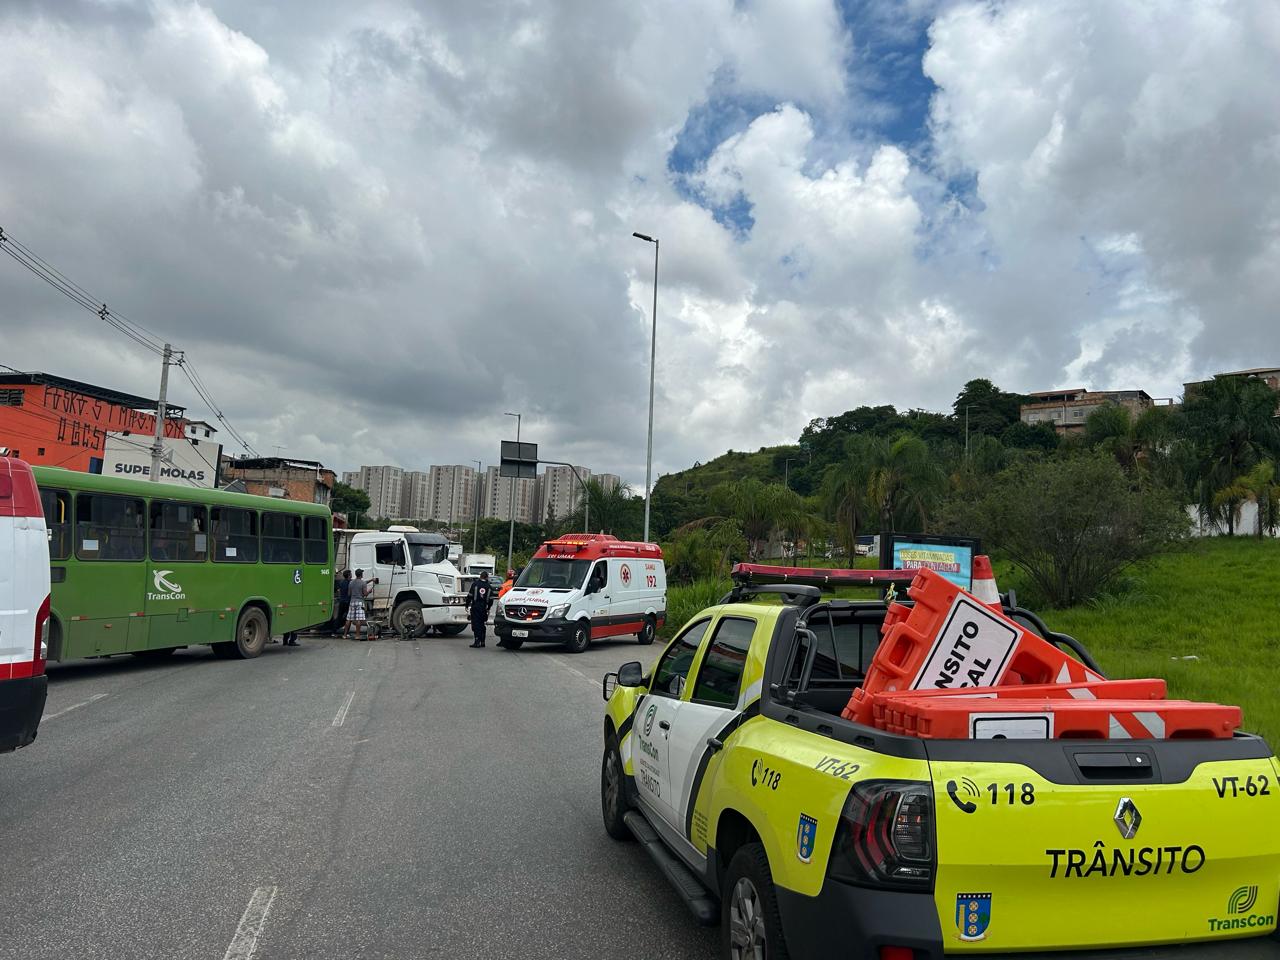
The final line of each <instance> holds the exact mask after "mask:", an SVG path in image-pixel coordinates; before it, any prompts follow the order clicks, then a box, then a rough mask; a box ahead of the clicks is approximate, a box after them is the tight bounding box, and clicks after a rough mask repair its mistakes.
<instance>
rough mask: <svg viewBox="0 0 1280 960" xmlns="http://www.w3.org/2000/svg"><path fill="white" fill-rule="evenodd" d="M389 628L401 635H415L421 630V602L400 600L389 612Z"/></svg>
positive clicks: (408, 636) (409, 636)
mask: <svg viewBox="0 0 1280 960" xmlns="http://www.w3.org/2000/svg"><path fill="white" fill-rule="evenodd" d="M391 628H392V629H393V630H395V632H396V633H398V634H400V636H402V637H406V638H412V637H416V636H417V635H418V634H419V633H421V632H422V602H421V601H419V600H402V601H400V602H399V603H397V604H396V608H395V610H393V611H392V612H391Z"/></svg>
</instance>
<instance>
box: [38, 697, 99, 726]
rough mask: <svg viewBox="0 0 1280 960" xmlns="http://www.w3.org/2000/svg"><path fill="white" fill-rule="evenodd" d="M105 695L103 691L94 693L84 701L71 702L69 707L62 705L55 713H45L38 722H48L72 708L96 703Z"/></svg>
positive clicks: (76, 708) (75, 708)
mask: <svg viewBox="0 0 1280 960" xmlns="http://www.w3.org/2000/svg"><path fill="white" fill-rule="evenodd" d="M105 697H106V694H105V693H95V694H94V695H93V696H92V697H90V698H89V699H88V700H86V701H84V703H73V704H72V705H71V706H69V707H63V708H62V709H61V710H59V711H58V712H57V713H46V714H45V715H44V717H43V718H42V719H41V720H40V722H41V723H48V722H49V721H50V720H57V719H58V718H59V717H61V716H62V715H63V714H67V713H70V712H71V711H72V710H79V709H80V708H81V707H87V706H88V705H89V704H91V703H97V702H98V701H99V700H102V699H103V698H105Z"/></svg>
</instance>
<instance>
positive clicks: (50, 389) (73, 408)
mask: <svg viewBox="0 0 1280 960" xmlns="http://www.w3.org/2000/svg"><path fill="white" fill-rule="evenodd" d="M157 406H158V404H157V402H156V401H155V400H149V399H147V398H146V397H137V396H134V395H133V394H129V393H121V392H120V391H118V390H111V389H108V388H106V387H97V386H94V385H93V384H90V383H81V382H80V381H78V380H67V379H65V378H63V377H55V376H52V375H50V374H47V373H10V374H0V447H4V448H7V449H8V452H9V453H10V454H12V455H13V456H17V457H21V458H22V459H23V460H26V461H27V462H28V463H33V464H38V465H43V466H51V467H67V468H68V469H71V470H82V471H85V472H97V470H99V469H100V465H101V460H102V453H103V444H104V443H105V441H106V438H107V434H108V433H122V434H126V435H130V436H132V435H136V436H137V438H138V443H140V444H143V445H148V444H150V443H152V442H153V440H154V438H155V429H156V407H157ZM185 413H186V410H185V409H184V408H182V407H181V406H175V405H174V404H167V405H166V416H165V425H164V434H165V436H166V437H171V438H172V439H174V440H181V439H183V438H184V437H185V436H186V431H187V421H186V419H185V416H184V415H185ZM95 461H96V463H95Z"/></svg>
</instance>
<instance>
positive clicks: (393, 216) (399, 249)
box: [0, 0, 1280, 487]
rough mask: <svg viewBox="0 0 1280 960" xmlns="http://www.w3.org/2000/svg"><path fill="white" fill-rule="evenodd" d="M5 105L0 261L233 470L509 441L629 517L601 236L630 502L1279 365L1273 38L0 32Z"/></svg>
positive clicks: (610, 9) (1274, 21)
mask: <svg viewBox="0 0 1280 960" xmlns="http://www.w3.org/2000/svg"><path fill="white" fill-rule="evenodd" d="M0 90H3V91H4V92H3V94H2V95H0V131H2V133H0V227H3V228H4V230H5V231H6V233H8V234H11V235H13V236H14V237H16V238H18V239H19V240H21V241H22V242H24V243H25V244H27V245H28V246H29V247H31V248H32V249H34V250H35V251H36V252H37V253H39V254H41V255H42V256H44V257H45V258H47V259H48V260H50V261H52V262H53V263H54V264H56V265H57V266H58V267H59V268H61V269H62V270H63V271H64V272H65V273H67V274H68V275H69V276H70V277H72V278H73V279H74V280H76V281H77V282H78V283H79V284H80V285H82V286H83V287H85V288H86V289H87V290H88V291H90V292H91V293H92V294H93V296H95V297H97V298H100V299H102V300H105V301H106V302H107V303H108V304H109V305H110V306H111V307H112V308H114V309H116V310H119V311H120V312H122V313H124V314H126V315H127V316H129V317H130V318H132V319H133V320H135V321H137V322H138V323H140V324H142V325H143V326H145V327H147V328H148V329H150V330H153V331H156V332H157V333H158V334H161V335H163V336H165V337H167V338H169V339H170V340H172V342H173V343H174V344H175V345H176V346H178V347H179V348H181V349H183V350H185V351H186V352H187V354H188V356H190V357H191V358H192V359H193V360H195V361H196V363H197V364H198V368H199V370H200V372H201V373H202V374H203V377H204V379H205V381H206V382H207V383H208V385H209V387H210V388H211V390H212V392H213V394H214V397H215V398H216V400H217V401H218V403H219V404H220V405H221V406H222V407H223V409H224V412H225V414H226V415H227V417H228V419H229V420H230V421H231V422H232V423H233V424H234V425H235V426H236V427H237V428H238V429H239V430H240V431H241V432H242V433H244V434H245V435H246V436H247V437H248V438H249V440H250V442H251V443H252V444H253V445H255V446H256V447H257V449H258V450H259V451H260V452H262V453H266V454H270V453H271V452H272V451H273V449H274V445H276V444H279V445H282V446H283V448H284V451H285V452H286V453H287V454H288V455H292V456H296V457H304V458H308V459H319V460H323V461H324V462H325V463H326V464H328V465H330V466H333V467H335V468H337V469H347V468H352V467H355V466H357V465H358V464H360V463H383V462H390V463H397V464H401V465H403V466H405V467H410V468H422V467H425V466H426V465H428V464H430V463H444V462H464V463H465V462H467V461H468V460H470V459H477V458H478V459H481V460H483V461H485V462H486V463H489V462H492V461H493V460H495V459H496V453H497V444H498V440H499V439H501V438H503V437H505V436H508V435H510V433H511V430H510V426H509V425H510V423H511V421H509V420H508V419H507V418H504V417H503V415H502V414H503V411H508V410H510V411H522V412H523V413H524V414H525V420H524V435H525V439H531V440H535V441H538V442H540V443H541V444H542V450H543V452H544V456H548V457H552V458H554V459H571V460H574V461H575V462H578V463H585V464H587V465H589V466H591V467H592V468H594V469H596V470H602V471H611V472H617V473H621V474H622V475H623V476H624V477H625V478H627V479H628V480H630V481H632V482H633V483H634V484H635V485H636V486H637V487H640V486H642V484H643V478H644V449H645V418H646V409H647V399H648V345H649V344H648V338H649V323H650V313H649V310H650V303H651V301H650V298H651V296H652V280H653V275H652V270H653V248H652V246H650V245H648V244H645V243H642V242H641V241H639V240H636V239H633V238H632V236H631V233H632V231H633V230H638V231H640V232H643V233H650V234H653V235H656V236H658V237H659V238H660V239H661V241H662V247H661V265H660V269H661V274H660V280H661V283H660V290H659V300H658V348H657V349H658V363H657V406H656V431H655V437H656V439H655V444H654V448H655V449H654V460H655V472H658V473H660V472H665V471H669V470H674V469H680V468H682V467H685V466H688V465H689V464H690V463H692V462H693V461H694V460H697V459H704V460H705V459H707V458H709V457H712V456H715V455H716V454H718V453H721V452H723V451H724V450H725V449H728V448H735V449H753V448H755V447H757V446H759V445H761V444H766V443H777V442H786V441H792V440H794V439H795V437H796V436H797V435H798V433H799V431H800V429H801V428H802V427H803V426H804V424H805V423H806V422H807V421H808V420H809V419H810V418H812V417H815V416H823V415H828V414H835V413H839V412H841V411H843V410H846V409H849V408H851V407H853V406H857V405H859V404H863V403H869V404H876V403H893V404H895V405H897V406H899V407H903V408H906V407H924V408H929V409H946V408H948V407H949V405H950V402H951V400H952V399H953V398H954V396H955V394H956V392H957V390H958V389H959V387H960V385H961V384H962V383H963V382H964V381H965V380H967V379H970V378H972V377H974V376H988V377H990V378H992V379H993V380H995V381H996V382H997V383H999V384H1000V385H1001V386H1003V387H1005V388H1007V389H1017V390H1036V389H1047V388H1052V387H1057V386H1089V387H1094V388H1099V389H1107V388H1133V387H1141V388H1145V389H1146V390H1147V391H1148V392H1150V393H1151V394H1153V395H1156V396H1177V395H1178V394H1179V393H1180V392H1181V386H1180V385H1181V383H1182V382H1183V381H1184V380H1187V379H1191V378H1195V377H1202V376H1205V375H1208V374H1211V373H1213V372H1215V371H1218V370H1223V369H1232V368H1237V367H1245V366H1257V365H1260V364H1276V363H1280V343H1278V342H1277V336H1276V331H1277V323H1276V305H1277V304H1278V303H1280V194H1278V193H1277V185H1280V6H1277V5H1276V4H1275V3H1273V2H1256V3H1252V2H1247V0H1219V2H1214V0H1198V2H1196V3H1186V2H1184V0H1169V2H1155V0H1152V2H1132V3H1123V4H1120V3H1115V2H1114V0H1096V2H1072V0H1045V2H1035V0H1028V2H1011V3H998V2H983V3H972V2H936V0H897V2H873V0H864V2H856V0H840V2H833V0H736V2H735V0H648V2H645V3H636V2H634V0H559V2H554V0H536V2H535V0H505V2H504V0H438V2H426V0H418V2H409V0H363V2H359V3H351V2H341V3H339V2H330V0H272V2H269V3H268V2H263V0H204V2H200V3H193V2H188V0H43V2H41V0H2V2H0ZM0 304H2V306H0V362H3V363H7V364H10V365H12V366H16V367H19V368H22V369H33V370H46V371H49V372H51V373H58V374H62V375H65V376H71V377H76V378H81V379H85V380H89V381H92V382H95V383H100V384H103V385H107V386H111V387H115V388H117V389H125V390H133V391H137V392H141V393H144V394H147V393H149V394H152V395H154V392H155V389H156V383H157V379H158V363H157V362H155V361H154V358H153V357H151V356H150V355H149V354H146V353H144V352H142V351H140V350H138V349H137V348H136V347H135V346H134V345H133V344H132V343H130V342H129V341H127V340H125V339H124V338H122V337H121V336H119V335H118V334H116V333H115V332H114V331H112V330H111V329H109V328H107V327H106V326H105V325H104V324H101V323H100V322H99V321H98V320H97V319H96V318H95V317H93V316H92V315H91V314H88V313H86V312H84V311H82V310H80V309H79V308H77V307H76V306H75V305H74V304H72V303H71V302H70V301H68V300H66V299H63V298H62V297H60V296H59V295H58V294H56V293H55V292H54V291H52V290H51V289H50V288H48V287H47V286H45V285H43V284H42V283H40V282H39V281H38V280H36V279H35V278H34V277H32V276H31V275H30V274H27V273H25V272H24V271H22V270H21V269H20V268H18V267H17V266H16V265H15V264H13V263H12V262H11V261H9V260H8V259H0ZM174 384H175V394H176V399H177V400H178V401H179V402H184V403H187V404H188V405H189V406H190V409H191V412H192V414H193V415H203V414H205V413H207V411H206V410H205V409H204V407H203V405H202V404H201V403H200V401H199V400H198V399H197V398H196V397H195V396H194V393H193V391H192V390H191V389H190V387H189V386H188V385H187V384H186V383H185V381H184V380H182V379H181V378H178V379H177V380H176V381H175V382H174ZM228 449H230V450H232V451H233V452H234V450H235V447H234V444H229V447H228Z"/></svg>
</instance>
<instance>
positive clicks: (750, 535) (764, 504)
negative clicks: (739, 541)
mask: <svg viewBox="0 0 1280 960" xmlns="http://www.w3.org/2000/svg"><path fill="white" fill-rule="evenodd" d="M712 499H713V502H715V503H717V504H718V505H719V507H720V509H721V511H722V512H723V513H724V514H726V515H728V516H730V517H732V518H733V519H735V520H737V521H738V524H739V525H740V526H741V527H742V533H743V535H744V536H745V537H746V538H747V544H748V547H749V553H750V556H751V559H753V560H754V559H755V558H756V556H757V555H758V554H759V552H760V548H761V546H762V545H764V544H766V543H767V542H768V541H769V538H770V537H771V536H772V535H773V532H774V531H775V530H777V529H778V528H779V527H782V528H785V529H795V527H796V524H797V522H798V521H799V520H800V519H801V518H802V517H804V516H805V515H806V511H805V508H804V498H803V497H801V496H800V495H799V494H798V493H796V492H795V491H794V490H788V489H787V488H786V487H784V486H783V485H782V484H780V483H764V482H762V481H760V480H757V479H755V478H754V477H748V478H746V479H745V480H727V481H725V482H724V483H721V484H718V485H717V486H716V487H715V489H714V490H712Z"/></svg>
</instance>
